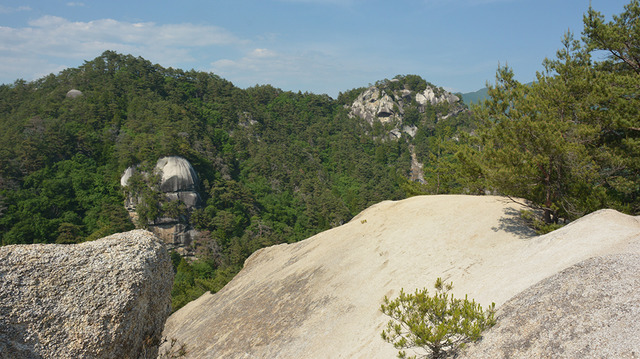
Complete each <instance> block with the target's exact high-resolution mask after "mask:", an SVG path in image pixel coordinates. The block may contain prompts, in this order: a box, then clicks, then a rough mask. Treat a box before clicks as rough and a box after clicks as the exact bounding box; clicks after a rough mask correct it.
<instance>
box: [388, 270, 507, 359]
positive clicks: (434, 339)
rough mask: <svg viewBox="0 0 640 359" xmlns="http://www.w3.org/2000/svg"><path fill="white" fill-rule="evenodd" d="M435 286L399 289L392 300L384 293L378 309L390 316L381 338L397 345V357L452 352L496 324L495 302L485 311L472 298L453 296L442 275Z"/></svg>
mask: <svg viewBox="0 0 640 359" xmlns="http://www.w3.org/2000/svg"><path fill="white" fill-rule="evenodd" d="M434 287H435V290H436V291H435V293H434V294H433V295H432V296H431V295H429V292H428V290H427V289H426V288H424V289H422V290H418V289H416V291H415V293H414V294H407V293H405V292H404V290H401V291H400V296H399V297H398V298H396V299H394V300H390V299H389V298H387V297H386V296H385V298H384V303H383V304H382V306H381V308H380V310H381V311H382V312H383V313H384V314H386V315H388V316H389V317H391V320H390V321H389V322H388V323H387V327H386V329H385V330H383V331H382V339H384V340H385V341H387V342H389V343H391V344H393V346H394V347H395V348H396V349H400V351H399V352H398V358H403V359H404V358H417V357H419V358H431V359H440V358H446V357H450V356H454V355H455V354H456V353H457V352H458V351H459V350H460V348H462V347H463V346H464V345H465V344H466V343H469V342H473V341H476V340H478V339H480V336H481V333H482V331H483V330H485V329H487V328H490V327H492V326H493V325H494V324H495V322H496V321H495V318H494V313H495V309H494V308H495V305H494V304H492V305H491V307H490V308H489V309H487V310H486V311H485V310H483V309H482V307H481V306H480V304H477V303H476V302H475V301H474V300H471V301H470V300H468V299H467V298H466V297H465V299H456V298H454V297H453V294H449V291H450V290H451V289H453V283H448V284H447V283H444V282H443V281H442V279H441V278H438V279H437V280H436V282H435V285H434ZM404 349H414V350H415V351H416V352H418V354H416V355H414V356H408V355H407V352H406V351H405V350H404Z"/></svg>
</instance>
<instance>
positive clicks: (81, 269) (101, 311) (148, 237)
mask: <svg viewBox="0 0 640 359" xmlns="http://www.w3.org/2000/svg"><path fill="white" fill-rule="evenodd" d="M172 282H173V269H172V267H171V261H170V259H169V255H168V254H167V251H166V250H165V248H164V246H163V245H162V244H161V243H160V242H159V241H158V240H157V238H155V237H154V236H153V235H152V234H151V233H149V232H147V231H142V230H136V231H131V232H126V233H120V234H115V235H112V236H109V237H105V238H102V239H99V240H96V241H93V242H86V243H81V244H77V245H56V244H47V245H44V244H33V245H13V246H5V247H0V357H1V358H12V359H19V358H114V359H115V358H140V357H148V358H154V357H155V354H156V353H157V344H159V342H160V339H161V337H160V335H161V332H162V328H163V325H164V321H165V319H166V318H167V316H168V315H169V313H171V296H170V295H171V285H172Z"/></svg>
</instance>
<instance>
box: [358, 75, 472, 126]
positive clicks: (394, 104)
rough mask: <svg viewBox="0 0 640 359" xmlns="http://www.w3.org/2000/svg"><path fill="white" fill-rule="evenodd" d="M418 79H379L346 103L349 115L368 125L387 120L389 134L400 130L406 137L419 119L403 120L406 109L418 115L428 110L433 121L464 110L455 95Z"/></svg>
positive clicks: (463, 106)
mask: <svg viewBox="0 0 640 359" xmlns="http://www.w3.org/2000/svg"><path fill="white" fill-rule="evenodd" d="M410 76H411V75H410ZM410 76H408V77H409V78H411V77H410ZM420 82H421V83H419V84H413V83H411V82H410V81H407V78H406V77H399V78H395V79H393V80H384V81H380V82H378V83H376V84H375V85H373V86H370V87H369V88H367V89H366V90H364V91H363V92H362V93H360V95H359V96H358V97H357V98H356V99H355V100H354V101H353V103H352V104H351V106H350V112H349V116H352V117H360V118H362V119H363V120H365V121H367V122H368V123H369V124H370V125H373V124H374V123H375V122H381V123H389V124H391V125H393V128H392V129H391V131H390V137H391V138H399V137H400V136H402V133H405V134H407V135H409V136H410V137H414V136H415V134H416V130H417V126H418V125H419V122H420V120H419V119H416V118H411V119H408V121H407V119H405V113H406V112H407V111H408V110H409V109H413V110H416V112H417V113H418V114H424V113H425V112H426V111H427V110H428V109H430V110H432V112H433V115H434V116H435V118H434V119H433V121H434V122H437V121H438V120H440V119H445V118H447V117H449V116H451V115H455V114H458V113H460V112H462V111H464V110H465V109H466V106H465V105H464V104H463V103H462V101H461V99H460V98H459V97H458V96H456V95H454V94H452V93H450V92H447V91H445V90H444V89H442V88H441V87H437V86H434V85H432V84H430V83H428V82H426V81H424V80H422V79H420ZM412 117H413V116H412Z"/></svg>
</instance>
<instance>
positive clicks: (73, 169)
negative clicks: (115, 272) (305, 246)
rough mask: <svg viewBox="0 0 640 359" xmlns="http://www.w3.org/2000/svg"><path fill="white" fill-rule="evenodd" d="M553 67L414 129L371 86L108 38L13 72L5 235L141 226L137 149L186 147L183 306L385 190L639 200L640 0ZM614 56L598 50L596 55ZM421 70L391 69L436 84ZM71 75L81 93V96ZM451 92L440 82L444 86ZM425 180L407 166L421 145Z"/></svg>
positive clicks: (3, 164)
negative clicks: (233, 73) (218, 67)
mask: <svg viewBox="0 0 640 359" xmlns="http://www.w3.org/2000/svg"><path fill="white" fill-rule="evenodd" d="M584 23H585V29H584V31H583V37H582V39H581V40H576V39H575V38H574V37H573V35H571V34H567V35H566V36H565V38H564V40H563V41H562V48H561V49H560V50H559V51H558V54H557V56H556V58H554V59H548V60H545V63H544V65H545V71H544V72H542V73H539V74H538V76H537V80H536V81H535V82H534V83H533V84H530V85H523V84H520V83H518V82H517V81H515V80H514V79H513V72H512V70H511V69H509V68H506V67H504V68H503V67H501V68H499V69H498V72H497V81H496V84H495V85H493V86H488V87H489V88H488V93H489V96H490V98H489V99H488V100H486V101H483V102H482V103H481V104H480V105H479V106H474V107H473V108H472V112H469V111H461V112H456V114H455V115H452V114H451V113H450V112H449V111H450V110H451V109H450V108H449V107H448V105H447V104H438V105H433V106H432V105H428V106H427V107H426V108H424V111H419V110H418V109H417V107H416V106H417V104H416V103H415V100H413V101H412V102H411V103H410V104H409V106H408V107H407V108H406V111H405V121H406V123H408V124H411V125H415V126H416V127H415V137H410V136H404V135H403V136H402V137H400V138H399V139H396V140H390V139H389V136H388V131H389V130H390V129H391V128H390V127H389V126H390V125H385V124H382V123H374V124H373V125H370V124H369V123H367V122H366V121H363V120H361V119H360V118H358V117H352V116H349V108H348V107H349V105H351V103H352V102H353V100H354V99H356V98H357V97H358V95H359V94H360V93H362V91H364V90H365V89H364V88H359V89H353V90H350V91H347V92H344V93H341V94H340V95H339V96H338V98H337V99H332V98H330V97H329V96H327V95H316V94H311V93H300V92H298V93H293V92H286V91H282V90H280V89H277V88H274V87H272V86H269V85H265V86H255V87H251V88H248V89H240V88H237V87H235V86H234V85H233V84H232V83H230V82H229V81H226V80H224V79H222V78H220V77H219V76H216V75H214V74H211V73H204V72H197V71H193V70H192V71H187V72H185V71H182V70H179V69H173V68H163V67H161V66H159V65H154V64H151V63H150V62H149V61H147V60H144V59H142V58H136V57H133V56H130V55H122V54H118V53H115V52H112V51H106V52H104V53H103V54H102V55H101V56H99V57H97V58H96V59H94V60H91V61H87V62H85V63H84V64H83V65H82V66H80V67H78V68H71V69H66V70H64V71H62V72H61V73H59V74H57V75H53V74H52V75H49V76H46V77H44V78H42V79H39V80H36V81H33V82H25V81H22V80H18V81H16V82H15V83H13V84H11V85H2V86H0V214H1V217H0V238H1V241H2V244H3V245H7V244H17V243H77V242H80V241H85V240H92V239H96V238H100V237H103V236H105V235H108V234H111V233H115V232H120V231H125V230H129V229H132V228H133V224H132V223H131V220H130V219H129V217H128V214H127V212H126V211H125V209H124V207H123V200H124V197H123V192H122V189H121V188H120V184H119V178H120V176H121V174H122V173H123V171H124V170H125V169H126V168H127V167H128V166H131V165H134V164H140V163H141V164H143V165H144V164H147V165H150V164H153V163H155V161H156V160H157V159H158V158H160V157H162V156H168V155H178V156H183V157H185V158H187V159H188V160H189V161H190V162H191V163H192V164H193V166H194V167H195V169H196V171H197V172H198V175H199V177H200V179H201V181H202V187H201V195H202V197H203V200H204V205H203V207H202V208H200V209H199V210H197V211H196V213H194V214H193V217H192V218H193V222H194V225H195V226H196V228H197V229H198V230H200V231H202V232H203V233H205V234H206V236H205V238H207V240H206V243H202V244H201V245H202V247H203V248H204V249H207V248H208V249H209V250H208V251H207V250H204V251H202V252H201V253H200V256H199V257H200V260H199V261H196V262H193V263H189V262H186V261H184V260H182V259H181V258H180V257H179V256H177V255H175V254H174V255H173V259H174V265H175V267H176V270H177V275H176V280H175V286H174V293H173V295H174V309H175V308H178V307H180V306H181V305H184V304H185V303H186V302H187V301H189V300H191V299H193V298H195V297H197V296H199V295H200V294H202V292H204V291H205V290H213V291H215V290H217V289H219V288H221V287H222V285H224V283H226V282H227V281H228V280H229V279H230V278H231V277H232V276H233V275H234V274H235V273H236V272H237V271H238V270H239V269H240V268H241V266H242V263H243V262H244V259H246V258H247V257H248V256H249V255H250V254H251V253H252V252H254V251H255V250H256V249H259V248H262V247H265V246H269V245H272V244H277V243H285V242H295V241H299V240H301V239H304V238H307V237H309V236H311V235H313V234H315V233H318V232H320V231H323V230H326V229H328V228H331V227H333V226H337V225H340V224H342V223H345V222H346V221H348V220H350V219H351V218H352V217H353V216H354V215H355V214H357V213H358V212H360V211H361V210H363V209H365V208H366V207H368V206H370V205H372V204H374V203H377V202H379V201H382V200H389V199H392V200H394V199H401V198H405V197H407V196H411V195H415V194H438V193H468V194H483V193H487V192H489V193H497V194H503V195H509V196H515V197H521V198H525V199H527V200H529V201H530V204H531V206H532V207H534V208H538V209H540V210H541V212H542V213H544V217H543V218H542V220H543V221H544V222H546V223H554V222H558V221H560V220H562V221H568V220H572V219H574V218H577V217H579V216H581V215H583V214H585V213H589V212H591V211H594V210H597V209H599V208H604V207H610V208H616V209H619V210H621V211H624V212H626V213H638V209H639V204H638V194H639V192H640V187H639V183H640V182H639V181H638V180H639V178H638V176H639V171H640V163H639V161H638V158H639V157H638V155H640V153H639V152H640V142H639V136H640V124H639V123H638V122H639V121H640V120H639V116H638V109H639V108H640V106H639V105H640V104H639V103H638V97H639V96H638V88H639V86H640V81H639V79H640V77H639V76H640V74H639V72H640V70H639V69H640V60H639V59H640V54H638V53H637V52H638V48H640V46H639V38H640V35H639V34H640V6H639V4H638V1H637V0H634V1H631V2H630V3H629V4H628V5H627V6H626V7H625V12H624V13H622V14H621V15H620V16H617V17H614V18H613V20H612V21H610V22H606V21H605V19H604V18H603V16H602V15H601V14H600V13H598V12H597V11H595V10H593V9H589V11H588V13H587V14H585V19H584ZM603 52H604V53H606V54H608V55H609V56H608V57H606V58H604V59H603V60H600V61H597V60H595V59H594V58H595V56H594V55H597V54H601V53H603ZM427 85H430V84H428V83H427V82H426V81H425V80H423V79H422V78H420V77H419V76H415V75H406V76H397V77H396V79H394V80H393V81H389V80H384V81H379V82H377V83H376V86H378V87H380V88H382V89H383V90H384V91H388V93H391V94H392V93H393V91H397V90H401V89H402V88H407V89H412V90H423V89H424V88H425V87H426V86H427ZM71 89H78V90H80V91H81V92H82V96H79V97H75V98H73V97H67V96H66V94H67V92H68V91H69V90H71ZM438 91H441V89H439V90H438ZM412 150H413V151H415V154H416V155H417V157H418V159H419V160H420V161H421V162H422V163H424V165H425V166H424V178H425V181H426V182H425V183H424V184H421V183H416V182H411V181H409V180H407V176H408V173H409V170H410V167H411V151H412Z"/></svg>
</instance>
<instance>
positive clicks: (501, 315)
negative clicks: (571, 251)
mask: <svg viewBox="0 0 640 359" xmlns="http://www.w3.org/2000/svg"><path fill="white" fill-rule="evenodd" d="M639 289H640V254H637V253H636V254H617V255H610V256H604V257H594V258H590V259H587V260H585V261H582V262H580V263H578V264H575V265H573V266H571V267H569V268H567V269H565V270H563V271H561V272H560V273H558V274H556V275H554V276H552V277H550V278H547V279H545V280H543V281H541V282H539V283H537V284H535V285H533V286H531V287H529V288H528V289H527V290H525V291H523V292H521V293H520V294H518V295H516V296H515V297H514V298H512V299H510V300H509V301H507V302H506V303H505V304H504V305H503V306H502V307H501V308H500V310H499V312H498V316H497V318H498V323H497V324H496V326H495V327H493V328H491V329H490V330H489V331H488V332H486V333H485V334H484V338H483V340H482V341H480V342H478V343H474V344H473V345H471V346H469V347H468V348H467V349H466V351H465V353H464V355H462V358H468V359H471V358H473V359H485V358H486V359H502V358H504V359H506V358H531V359H534V358H559V359H561V358H567V359H569V358H638V357H640V341H639V340H638V338H640V321H638V318H640V290H639Z"/></svg>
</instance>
